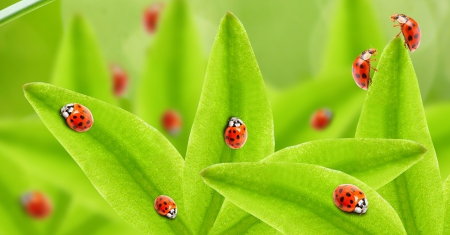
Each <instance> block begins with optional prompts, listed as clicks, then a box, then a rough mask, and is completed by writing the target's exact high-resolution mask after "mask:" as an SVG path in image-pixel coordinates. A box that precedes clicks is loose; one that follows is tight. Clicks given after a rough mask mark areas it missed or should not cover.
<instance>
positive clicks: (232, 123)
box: [224, 117, 248, 149]
mask: <svg viewBox="0 0 450 235" xmlns="http://www.w3.org/2000/svg"><path fill="white" fill-rule="evenodd" d="M224 137H225V143H226V144H227V145H228V147H230V148H232V149H240V148H242V147H243V146H244V144H245V142H246V141H247V137H248V132H247V127H246V126H245V124H244V122H243V121H242V120H241V119H239V118H237V117H232V118H230V120H229V121H228V127H227V128H226V129H225V134H224Z"/></svg>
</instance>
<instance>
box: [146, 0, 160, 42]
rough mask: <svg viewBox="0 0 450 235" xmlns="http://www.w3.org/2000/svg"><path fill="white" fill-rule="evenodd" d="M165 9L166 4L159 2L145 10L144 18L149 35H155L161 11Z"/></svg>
mask: <svg viewBox="0 0 450 235" xmlns="http://www.w3.org/2000/svg"><path fill="white" fill-rule="evenodd" d="M163 8H164V3H162V2H158V3H154V4H152V5H151V6H150V7H148V8H147V9H145V11H144V16H143V23H144V27H145V29H146V30H147V32H148V33H150V34H153V33H155V32H156V28H157V26H158V22H159V17H160V15H161V11H162V9H163Z"/></svg>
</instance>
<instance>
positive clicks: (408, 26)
mask: <svg viewBox="0 0 450 235" xmlns="http://www.w3.org/2000/svg"><path fill="white" fill-rule="evenodd" d="M391 20H392V22H395V21H397V22H398V23H399V24H397V25H394V27H397V26H400V28H401V31H400V33H403V37H404V38H405V44H406V45H407V46H408V48H409V50H410V51H411V52H414V51H415V50H416V49H417V48H419V45H420V38H421V37H422V33H421V32H420V27H419V24H418V23H417V21H415V20H414V19H413V18H411V17H408V16H406V15H404V14H393V15H392V16H391ZM400 33H398V34H397V36H396V37H398V35H400Z"/></svg>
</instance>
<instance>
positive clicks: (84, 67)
mask: <svg viewBox="0 0 450 235" xmlns="http://www.w3.org/2000/svg"><path fill="white" fill-rule="evenodd" d="M52 84H53V85H56V86H60V87H64V88H66V89H71V90H74V91H76V92H79V93H82V94H85V95H88V96H92V97H95V98H97V99H100V100H103V101H105V102H108V103H115V100H114V96H113V88H112V79H111V77H110V76H109V72H108V70H107V68H106V64H105V61H104V59H103V56H102V54H101V51H100V48H99V46H98V43H97V40H96V38H95V35H94V33H93V31H92V29H91V28H90V26H89V25H88V23H87V22H86V21H85V20H84V19H83V17H82V16H81V15H76V16H74V17H73V19H72V21H71V22H70V25H69V27H68V28H67V31H66V34H65V35H64V38H63V41H62V44H61V47H60V48H59V54H58V58H57V60H56V64H55V71H54V74H53V81H52Z"/></svg>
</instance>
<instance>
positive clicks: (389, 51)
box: [356, 37, 444, 234]
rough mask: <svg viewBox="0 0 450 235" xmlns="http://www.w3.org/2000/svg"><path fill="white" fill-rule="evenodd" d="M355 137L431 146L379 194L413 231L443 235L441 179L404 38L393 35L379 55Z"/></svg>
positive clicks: (410, 232) (412, 232) (415, 232)
mask: <svg viewBox="0 0 450 235" xmlns="http://www.w3.org/2000/svg"><path fill="white" fill-rule="evenodd" d="M356 137H357V138H390V139H410V140H414V141H417V142H419V143H421V144H423V145H424V146H425V147H426V148H427V149H428V152H427V153H426V154H425V156H424V158H423V160H422V161H420V162H418V163H417V164H416V165H414V166H413V167H411V168H410V169H409V170H408V171H406V172H405V173H403V174H402V175H400V176H399V177H398V178H397V179H395V180H394V181H392V182H391V183H389V184H388V185H386V186H384V187H383V188H381V189H379V190H378V192H379V193H380V194H381V195H382V196H383V197H384V198H386V200H387V201H388V202H389V203H390V204H391V205H392V206H393V207H394V208H395V210H396V211H397V212H398V213H399V216H400V218H401V219H402V222H403V224H404V226H405V228H406V230H407V232H408V234H419V233H423V232H424V231H427V233H429V234H441V233H442V225H443V214H444V208H443V207H442V206H441V203H440V201H441V200H442V198H443V192H442V181H441V177H440V175H439V169H438V165H437V159H436V154H435V152H434V147H433V143H432V141H431V137H430V133H429V132H428V128H427V122H426V119H425V113H424V110H423V106H422V100H421V97H420V91H419V86H418V84H417V79H416V75H415V73H414V68H413V65H412V63H411V60H410V58H409V53H408V50H407V49H406V48H405V46H404V43H403V40H402V39H401V38H400V37H397V38H395V39H393V40H392V41H391V42H390V43H389V44H388V45H387V46H386V48H385V49H384V51H383V53H382V55H381V56H380V61H379V63H378V72H377V73H375V76H374V77H373V79H372V85H371V86H370V87H369V91H368V94H367V97H366V100H365V103H364V107H363V109H362V112H361V117H360V120H359V123H358V128H357V131H356ZM424 172H426V174H424ZM405 195H407V197H405ZM431 224H432V225H433V226H430V225H431Z"/></svg>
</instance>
